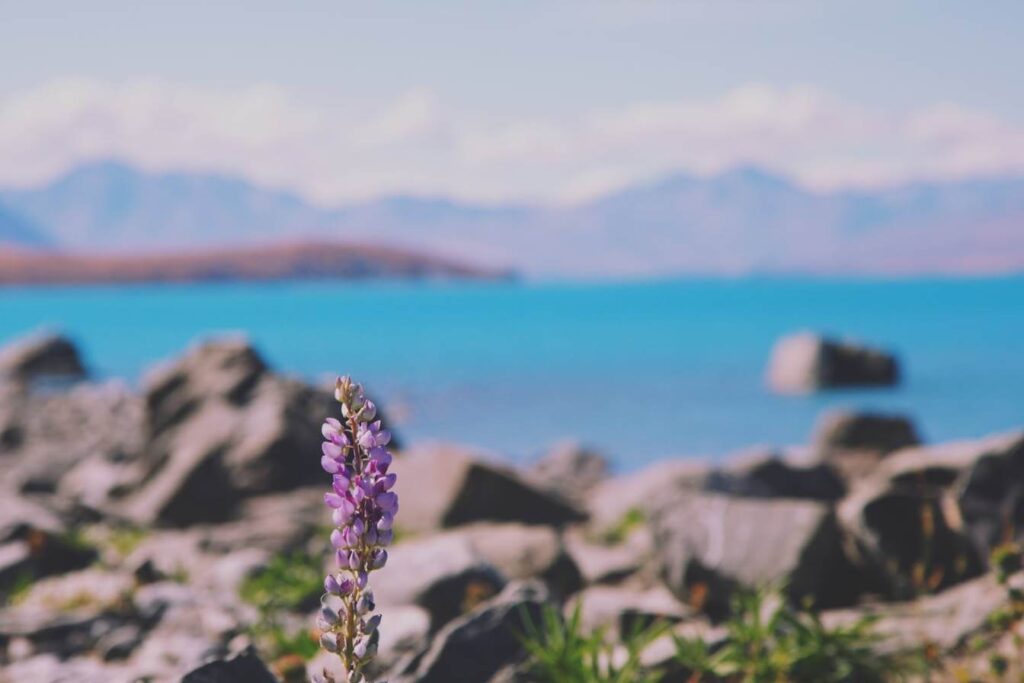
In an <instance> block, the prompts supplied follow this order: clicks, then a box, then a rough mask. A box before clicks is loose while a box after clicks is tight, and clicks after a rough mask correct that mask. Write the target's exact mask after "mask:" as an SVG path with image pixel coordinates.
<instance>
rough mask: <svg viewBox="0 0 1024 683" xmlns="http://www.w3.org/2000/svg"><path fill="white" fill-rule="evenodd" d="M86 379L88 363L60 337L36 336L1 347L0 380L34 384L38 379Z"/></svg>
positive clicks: (68, 340)
mask: <svg viewBox="0 0 1024 683" xmlns="http://www.w3.org/2000/svg"><path fill="white" fill-rule="evenodd" d="M85 376H86V370H85V364H84V363H83V362H82V358H81V356H80V355H79V353H78V348H77V347H76V346H75V344H74V342H72V341H71V340H70V339H68V338H67V337H65V336H63V335H60V334H47V333H39V334H33V335H30V336H27V337H24V338H22V339H18V340H16V341H13V342H11V343H10V344H8V345H6V346H4V347H3V348H0V379H8V380H13V381H15V382H19V383H25V384H31V383H34V382H36V381H39V380H48V379H58V380H68V379H70V380H76V379H83V378H84V377H85Z"/></svg>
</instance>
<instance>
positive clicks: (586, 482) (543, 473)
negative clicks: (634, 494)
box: [526, 441, 610, 502]
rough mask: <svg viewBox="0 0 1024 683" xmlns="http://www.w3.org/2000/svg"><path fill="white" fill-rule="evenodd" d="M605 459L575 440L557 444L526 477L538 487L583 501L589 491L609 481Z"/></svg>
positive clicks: (535, 464) (532, 467) (608, 468)
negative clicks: (606, 480)
mask: <svg viewBox="0 0 1024 683" xmlns="http://www.w3.org/2000/svg"><path fill="white" fill-rule="evenodd" d="M609 470H610V467H609V465H608V459H607V458H605V457H604V456H603V455H601V454H600V453H598V452H597V451H595V450H593V449H590V448H586V447H584V446H581V445H580V444H578V443H576V442H575V441H567V442H564V443H559V444H557V445H555V447H554V448H552V449H551V451H550V452H549V453H547V454H546V455H545V456H544V457H543V458H541V459H540V460H538V461H537V462H535V463H534V464H533V465H532V466H531V467H530V468H529V469H528V470H527V471H526V476H527V478H528V479H530V481H532V482H534V483H535V484H536V485H537V486H539V487H540V488H542V489H544V490H546V491H550V492H552V493H556V494H558V495H561V496H565V497H566V498H569V499H570V500H573V501H575V502H582V501H583V500H584V498H585V496H586V494H587V492H588V491H590V490H592V489H593V488H594V487H595V486H597V485H598V484H600V483H601V482H602V481H604V480H605V479H607V478H608V474H609Z"/></svg>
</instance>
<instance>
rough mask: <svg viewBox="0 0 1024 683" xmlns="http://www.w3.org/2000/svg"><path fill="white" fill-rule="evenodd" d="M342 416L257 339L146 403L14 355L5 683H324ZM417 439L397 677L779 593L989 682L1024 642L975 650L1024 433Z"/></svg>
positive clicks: (386, 653) (705, 622)
mask: <svg viewBox="0 0 1024 683" xmlns="http://www.w3.org/2000/svg"><path fill="white" fill-rule="evenodd" d="M332 410H333V406H332V401H331V396H330V394H329V392H328V391H327V390H326V389H323V388H318V387H314V386H309V385H307V384H304V383H303V382H300V381H298V380H295V379H291V378H288V377H285V376H282V375H280V374H278V373H276V372H274V371H273V370H272V369H271V368H269V367H268V366H267V364H266V362H265V361H264V360H263V359H262V357H261V356H260V355H259V353H258V352H257V351H256V350H255V349H253V348H252V347H251V346H250V345H249V344H248V343H247V342H245V341H244V340H242V339H220V340H214V341H209V342H206V343H203V344H199V345H197V346H195V347H192V348H190V349H188V350H186V351H185V352H184V353H183V354H182V355H181V356H179V357H177V358H174V359H171V360H170V361H168V362H167V363H166V364H164V365H162V366H161V367H160V368H158V369H156V370H154V371H153V372H152V373H150V374H149V375H148V376H147V377H146V378H145V379H144V380H143V382H142V384H141V387H140V389H139V390H138V391H134V390H131V389H129V388H128V387H127V386H125V385H124V384H122V383H119V382H110V381H108V382H92V381H89V379H88V376H87V372H86V368H85V367H84V366H83V364H82V362H81V360H80V357H79V355H78V352H77V350H76V349H75V347H74V345H73V344H71V343H70V342H69V341H68V340H66V339H63V338H60V337H37V338H31V339H28V340H25V341H22V342H19V343H16V344H15V345H12V346H11V347H8V348H7V349H5V350H2V351H0V496H2V498H0V500H2V505H0V592H2V595H3V603H4V604H3V607H2V609H0V682H7V681H11V682H14V681H18V682H20V681H76V682H82V683H91V682H96V683H99V682H101V681H102V682H103V683H111V682H115V683H116V682H120V681H125V682H128V681H142V680H146V681H170V680H185V681H191V682H193V683H199V682H201V681H202V682H205V681H247V682H250V681H255V682H257V683H258V682H259V681H262V680H266V681H274V680H282V681H292V680H305V679H306V669H307V667H315V666H318V665H320V663H321V661H320V660H321V658H320V657H319V656H318V655H317V654H316V646H315V642H314V641H313V639H312V634H311V633H310V631H311V628H312V625H313V623H314V618H313V615H314V613H315V611H316V608H317V602H318V598H319V589H318V588H317V584H318V583H319V581H320V580H321V579H322V571H323V568H324V567H326V566H328V562H329V560H330V554H329V553H328V547H327V542H326V535H325V529H327V528H328V527H329V519H328V515H327V511H326V510H325V509H324V507H323V504H322V491H323V489H324V487H325V485H326V479H325V475H324V474H323V472H322V471H321V470H320V465H319V457H318V456H319V451H320V447H319V441H320V429H319V425H320V422H321V421H322V419H323V418H324V417H325V416H326V415H328V414H331V411H332ZM385 411H386V406H385ZM385 418H386V412H385ZM400 437H401V434H400V433H399V434H398V440H400ZM396 450H397V451H398V457H397V458H396V461H395V463H394V466H393V467H394V469H395V470H396V471H397V472H398V475H399V484H398V493H399V495H400V497H401V500H402V510H401V514H400V516H399V525H400V528H399V529H398V534H397V535H398V539H397V542H396V544H395V546H394V548H393V552H392V555H391V560H390V562H389V563H388V565H387V567H386V569H385V570H382V571H381V572H379V573H378V574H375V582H376V584H375V585H376V592H377V599H378V603H379V604H380V605H381V610H382V612H383V614H384V626H383V630H382V640H381V645H380V657H379V659H378V662H377V665H378V668H379V673H380V674H381V678H384V677H386V678H387V680H389V681H391V683H412V682H419V683H428V682H433V681H445V682H447V683H450V682H451V681H467V682H468V681H480V682H487V681H493V682H495V683H497V682H506V683H508V682H511V681H529V680H530V678H529V677H528V675H527V674H525V673H524V668H523V666H522V664H523V661H524V657H525V653H524V651H523V646H522V643H521V641H520V639H519V638H518V636H517V634H518V633H521V631H522V626H523V619H524V615H527V616H530V617H534V618H539V616H540V613H541V610H542V608H543V606H544V605H548V604H553V605H558V606H559V607H560V608H561V609H565V610H572V609H573V608H574V607H575V606H576V605H577V604H578V605H580V609H581V618H582V619H583V621H584V623H585V624H586V625H587V627H588V628H589V627H594V628H597V627H606V628H608V629H610V632H611V633H612V634H613V635H622V634H624V633H625V632H627V631H628V630H629V629H630V628H631V625H633V624H636V623H649V622H651V621H654V620H661V621H663V622H666V623H671V624H673V626H672V629H673V632H675V633H680V634H683V633H685V634H688V635H691V636H692V635H693V634H697V636H699V637H701V638H704V639H705V640H706V641H708V642H709V643H714V642H716V640H720V639H721V638H722V637H723V636H722V630H721V626H720V621H721V619H722V618H723V617H724V616H726V614H727V613H728V610H729V604H730V603H729V601H730V598H731V597H732V596H733V595H734V594H735V593H736V591H737V590H741V589H745V588H755V587H760V586H764V585H776V586H784V590H785V594H786V595H787V596H788V597H789V598H790V599H791V600H792V601H793V602H794V603H795V604H807V603H811V604H813V606H814V607H815V609H818V610H821V611H822V612H821V614H822V619H823V620H824V621H825V622H827V623H844V622H845V621H849V620H851V619H856V618H857V617H858V616H861V615H864V614H872V615H876V616H877V617H878V619H879V621H878V623H877V628H878V631H879V633H881V634H882V635H883V636H884V639H883V640H882V641H881V643H880V645H879V647H880V648H882V649H886V648H888V649H900V648H913V647H928V648H933V649H934V651H935V652H936V657H938V658H940V659H941V658H942V657H947V658H949V660H950V661H955V662H957V665H958V666H961V665H962V666H963V667H967V668H968V669H970V667H973V666H975V665H977V666H981V664H978V663H977V662H975V659H978V661H982V660H984V661H985V662H987V659H985V657H988V656H989V655H991V654H992V653H993V652H998V651H1001V650H1000V648H1002V649H1006V648H1010V649H1011V650H1012V648H1014V647H1016V645H1015V643H1016V642H1017V641H1016V640H1014V638H1018V639H1019V638H1020V637H1021V634H1020V633H1014V632H1012V631H1007V632H1006V633H1005V634H997V635H995V636H993V637H992V638H991V641H992V642H991V643H989V645H988V646H987V649H985V650H984V651H983V652H982V651H979V652H977V653H971V652H966V651H965V649H964V648H965V647H966V645H967V644H968V642H969V641H971V639H972V638H974V637H976V636H977V635H978V634H980V633H987V631H986V629H987V628H988V627H989V624H990V616H991V615H992V614H993V613H995V612H997V611H998V610H1000V609H1003V608H1005V606H1006V604H1007V602H1008V600H1009V598H1008V597H1007V593H1006V588H1005V587H1004V585H1003V584H1001V583H999V582H998V581H997V580H996V578H995V575H994V572H993V569H992V567H990V562H989V558H990V554H991V552H992V550H993V549H994V548H996V547H997V546H999V545H1000V544H1002V543H1004V542H1006V541H1007V540H1011V539H1013V538H1014V536H1015V535H1016V539H1017V540H1019V539H1020V537H1021V535H1022V530H1024V432H1022V431H1017V432H1010V433H1007V434H1002V435H995V436H992V437H987V438H984V439H977V440H970V441H963V442H958V443H943V444H922V443H920V439H919V437H918V435H917V432H916V430H915V428H914V425H913V424H912V423H911V422H910V421H908V420H907V419H905V418H902V417H900V416H893V415H870V414H847V413H842V414H838V413H837V414H829V415H827V416H824V417H823V418H822V421H821V423H820V424H819V427H818V429H817V430H816V432H815V434H814V435H812V438H811V440H810V444H809V445H808V446H807V447H806V448H803V449H800V450H799V451H793V452H787V451H773V450H759V451H754V452H748V453H743V454H739V455H737V456H736V457H734V458H730V459H729V460H727V461H726V462H725V463H719V464H712V463H705V462H699V461H692V460H678V461H665V462H660V463H655V464H652V465H650V466H649V467H647V468H645V469H643V470H640V471H638V472H634V473H630V474H626V475H615V474H613V473H611V472H610V468H609V466H608V463H607V462H606V461H605V460H604V459H603V458H602V457H601V455H600V454H599V453H596V452H593V451H590V450H587V449H584V448H580V447H575V446H571V445H566V446H561V447H559V448H556V449H554V450H553V451H552V452H551V453H550V454H549V455H548V456H547V457H545V458H544V459H543V460H541V461H539V462H537V463H534V464H532V465H531V466H529V467H525V468H522V469H513V468H510V467H506V466H503V465H500V464H496V463H494V462H492V461H489V460H487V459H484V458H481V457H479V456H478V455H477V454H475V453H473V452H472V451H470V450H467V449H464V448H460V447H457V446H438V447H433V448H430V449H425V448H421V447H418V446H417V445H416V444H404V443H398V447H397V449H396ZM307 570H308V571H307ZM310 576H312V577H313V578H312V579H311V578H310ZM1021 580H1022V577H1021V575H1020V574H1019V573H1018V574H1017V575H1016V576H1013V577H1011V581H1017V582H1019V581H1021ZM1015 628H1017V629H1019V624H1017V625H1016V626H1015ZM310 644H312V649H310ZM975 655H976V657H975ZM668 657H669V654H668V650H667V649H666V647H665V642H664V640H661V641H656V642H654V643H652V644H651V646H650V647H649V648H648V649H647V650H646V651H645V652H644V662H645V663H646V664H647V665H650V666H655V665H657V664H659V663H661V662H663V661H665V660H666V659H667V658H668ZM972 657H974V658H972ZM1018 666H1019V664H1018ZM182 677H184V678H183V679H182ZM665 680H666V681H670V680H685V679H684V678H679V677H676V678H672V677H668V678H666V679H665ZM931 680H946V679H944V678H941V677H939V678H932V679H931ZM950 680H954V679H953V678H950Z"/></svg>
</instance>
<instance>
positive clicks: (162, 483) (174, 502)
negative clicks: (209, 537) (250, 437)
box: [119, 405, 240, 527]
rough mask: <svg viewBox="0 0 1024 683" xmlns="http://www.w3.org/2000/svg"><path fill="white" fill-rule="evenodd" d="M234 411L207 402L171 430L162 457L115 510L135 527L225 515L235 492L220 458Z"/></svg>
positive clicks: (220, 518)
mask: <svg viewBox="0 0 1024 683" xmlns="http://www.w3.org/2000/svg"><path fill="white" fill-rule="evenodd" d="M233 418H234V415H233V413H232V411H230V410H229V409H228V408H226V407H225V406H212V405H207V406H205V407H204V408H203V410H202V411H200V412H199V413H198V414H197V415H196V416H195V417H194V418H193V419H191V420H189V421H188V422H187V423H186V424H185V425H183V426H181V428H180V429H178V430H176V431H174V432H173V434H172V435H171V436H172V438H170V439H166V440H165V441H169V442H170V443H166V445H165V446H164V448H163V449H162V452H163V457H162V458H161V461H160V463H159V464H158V465H157V466H156V467H154V468H153V469H152V471H151V473H150V474H149V476H148V477H147V479H146V481H145V482H144V484H143V485H142V486H141V487H140V488H139V490H138V491H136V492H135V493H133V494H132V495H131V496H128V497H126V498H125V499H124V501H122V503H121V504H120V506H119V512H120V514H122V515H123V516H124V517H126V518H127V519H129V520H131V521H132V522H133V523H134V524H136V525H138V526H144V527H145V526H153V525H157V524H160V525H165V526H188V525H190V524H197V523H200V522H216V521H224V520H227V519H229V518H230V517H231V516H232V515H233V514H234V512H235V508H236V507H237V505H238V503H239V500H240V495H239V492H238V490H237V489H236V488H235V486H234V485H233V483H232V482H231V479H230V476H229V474H228V471H227V467H226V465H225V463H224V457H225V452H226V451H227V449H228V448H230V446H231V444H232V439H233V436H234V428H235V424H234V419H233Z"/></svg>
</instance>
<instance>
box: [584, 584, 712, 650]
mask: <svg viewBox="0 0 1024 683" xmlns="http://www.w3.org/2000/svg"><path fill="white" fill-rule="evenodd" d="M577 606H578V607H579V609H580V619H581V623H582V625H583V628H584V630H585V632H590V631H593V630H596V629H599V628H610V629H611V633H612V634H614V635H615V636H616V637H618V638H620V639H621V638H622V637H624V636H625V635H627V634H629V633H632V632H634V631H635V630H637V629H642V628H647V627H649V626H650V625H652V624H654V623H655V622H664V623H676V622H680V621H682V620H684V619H686V618H687V617H690V616H692V615H693V611H692V610H691V609H689V608H688V607H686V606H685V605H683V604H681V603H680V602H679V601H678V600H677V599H676V598H675V596H673V595H672V593H671V592H669V591H668V589H666V588H665V587H664V586H655V587H653V588H648V589H644V590H636V589H633V588H630V587H626V586H591V587H589V588H586V589H584V590H583V591H582V592H580V593H579V594H578V595H576V596H574V597H573V598H572V599H571V600H570V601H569V602H568V603H567V604H566V606H565V613H566V614H567V615H570V614H572V613H573V611H574V610H575V609H577Z"/></svg>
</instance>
